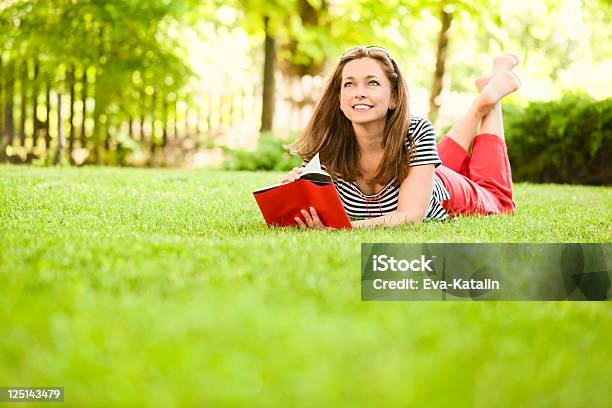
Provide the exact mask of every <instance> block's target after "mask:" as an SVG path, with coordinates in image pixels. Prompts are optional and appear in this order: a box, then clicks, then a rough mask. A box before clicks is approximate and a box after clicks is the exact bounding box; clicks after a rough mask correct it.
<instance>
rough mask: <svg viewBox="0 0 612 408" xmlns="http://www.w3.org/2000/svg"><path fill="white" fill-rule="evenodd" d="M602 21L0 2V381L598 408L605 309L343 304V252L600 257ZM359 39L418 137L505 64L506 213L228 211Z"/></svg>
mask: <svg viewBox="0 0 612 408" xmlns="http://www.w3.org/2000/svg"><path fill="white" fill-rule="evenodd" d="M611 4H612V3H611V2H610V1H608V0H590V1H587V0H582V1H580V0H563V1H544V2H533V1H526V0H513V1H509V0H493V1H471V2H464V1H434V0H415V1H405V0H393V1H385V2H382V1H376V0H355V1H343V0H334V1H332V0H327V1H323V0H282V1H281V0H275V1H261V0H230V1H223V2H221V1H187V0H185V1H150V0H131V1H93V0H91V1H78V0H72V1H68V0H64V1H49V0H40V1H11V0H4V1H0V135H1V137H0V161H2V162H5V164H1V165H0V176H1V177H0V239H1V244H0V279H1V282H2V284H1V285H0V321H1V322H2V326H1V327H0V386H2V385H13V386H16V385H21V386H26V385H56V386H64V387H65V390H66V403H65V405H68V406H82V405H94V406H109V405H120V406H126V405H151V406H153V405H167V406H184V405H212V404H214V405H233V404H241V403H247V402H250V403H255V404H256V405H286V404H288V403H291V404H292V405H304V406H313V405H332V404H333V405H355V404H362V405H372V404H373V402H372V401H379V402H380V403H383V404H394V405H416V406H449V405H456V406H516V405H529V406H542V407H548V406H550V407H553V406H554V407H561V406H568V407H575V406H588V407H597V406H608V405H609V403H610V401H611V400H612V395H611V393H610V389H612V387H610V385H611V384H610V380H609V379H610V378H612V377H611V375H610V374H612V373H611V372H610V367H612V364H610V363H611V362H612V361H611V360H612V359H611V356H610V349H609V346H608V344H609V343H610V333H612V331H611V329H612V319H611V317H612V313H611V309H610V307H609V305H608V303H599V302H589V303H586V302H585V303H567V302H546V303H539V302H534V303H522V302H507V303H503V302H501V303H495V302H482V303H474V304H472V303H467V302H465V303H442V302H440V303H362V302H360V301H359V299H360V296H359V287H360V282H359V276H360V265H359V261H360V253H359V248H360V243H361V242H534V243H537V242H599V243H606V244H609V243H610V236H611V228H610V225H611V222H610V221H611V220H612V212H611V208H612V205H611V204H612V191H611V190H610V175H611V173H612V171H611V168H610V162H609V154H608V152H609V146H610V139H611V137H612V99H611V98H610V95H611V90H612V76H610V74H609V73H610V72H612V59H611V58H610V51H609V50H610V47H609V42H610V38H612V35H611V34H612V32H611V31H612V29H611V26H610V21H612V18H611V17H612V7H610V5H611ZM363 44H365V45H380V46H384V47H386V48H388V49H389V50H390V52H391V54H392V55H393V57H394V59H396V60H397V62H398V64H399V66H400V68H401V69H402V70H403V72H404V74H405V75H406V76H407V78H408V84H409V87H410V94H411V112H412V113H413V114H417V115H420V116H424V117H428V118H429V119H431V120H432V122H433V123H434V124H435V127H436V130H437V132H438V135H439V136H441V135H442V134H443V132H444V130H446V129H447V128H448V126H449V125H450V124H451V123H452V122H453V121H454V120H455V119H456V118H457V117H458V116H460V115H461V113H462V112H463V110H464V109H466V107H467V106H466V105H467V104H469V103H470V100H471V97H472V96H473V95H474V85H473V78H475V77H476V76H477V75H480V74H481V73H483V72H486V70H488V67H489V65H490V61H491V59H492V58H493V57H494V56H495V55H496V54H498V53H500V52H502V51H512V52H516V53H517V54H518V55H519V56H520V58H521V65H520V67H519V68H518V69H517V73H518V75H519V77H520V78H521V80H522V83H523V86H522V88H521V90H520V91H519V92H517V93H516V94H515V95H513V96H512V97H510V98H508V99H509V101H508V103H507V104H505V105H504V118H505V122H506V133H507V140H508V148H509V153H510V158H511V161H512V166H513V175H514V180H515V182H516V184H515V189H516V201H517V202H518V206H519V207H518V211H517V213H516V215H514V216H502V217H487V218H470V219H461V220H456V221H454V222H450V223H426V224H422V225H418V226H402V227H399V228H395V229H386V228H379V229H375V230H370V231H350V232H348V231H333V232H328V231H308V232H301V231H293V230H284V229H268V228H267V227H266V226H265V224H264V223H263V219H262V218H261V215H260V214H259V212H258V209H257V206H256V204H255V202H254V200H253V199H252V195H251V192H252V191H253V190H254V189H256V188H258V187H261V186H264V185H268V184H272V183H274V182H275V181H276V180H278V178H279V177H280V176H281V174H283V173H282V172H283V171H285V170H286V169H288V168H291V167H292V166H293V165H295V163H299V161H296V159H295V158H292V157H290V156H289V154H288V153H287V152H286V149H284V147H283V146H284V145H285V144H286V143H288V142H290V141H292V140H294V139H295V137H296V136H297V134H298V133H299V131H300V130H301V129H303V127H304V125H305V123H306V122H307V120H308V118H309V115H310V113H311V112H312V108H313V106H314V104H315V103H316V100H317V98H318V95H319V94H320V90H321V87H322V86H323V84H324V82H325V78H326V75H328V74H329V73H330V70H331V69H332V68H333V66H334V64H335V63H336V61H337V59H338V57H339V55H340V54H341V53H342V52H343V51H345V50H347V49H348V48H350V47H352V46H354V45H363ZM585 272H589V271H585ZM1 404H2V403H0V405H1Z"/></svg>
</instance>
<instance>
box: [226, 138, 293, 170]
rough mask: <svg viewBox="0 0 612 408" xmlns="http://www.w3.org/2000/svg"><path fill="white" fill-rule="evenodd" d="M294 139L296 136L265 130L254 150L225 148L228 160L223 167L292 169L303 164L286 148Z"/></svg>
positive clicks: (230, 168)
mask: <svg viewBox="0 0 612 408" xmlns="http://www.w3.org/2000/svg"><path fill="white" fill-rule="evenodd" d="M294 139H295V136H292V137H289V138H279V137H276V136H274V135H273V134H272V133H269V132H264V133H262V134H261V135H260V137H259V144H258V146H257V150H255V151H254V152H250V151H247V150H243V149H229V148H223V149H224V152H225V154H226V160H225V161H224V162H223V165H222V167H223V168H224V169H227V170H250V171H254V170H275V171H286V170H291V169H292V168H294V167H297V166H300V165H301V164H302V160H301V159H299V158H297V157H294V156H291V155H290V154H289V151H288V150H287V149H286V148H285V146H286V145H287V144H289V143H291V142H292V141H293V140H294Z"/></svg>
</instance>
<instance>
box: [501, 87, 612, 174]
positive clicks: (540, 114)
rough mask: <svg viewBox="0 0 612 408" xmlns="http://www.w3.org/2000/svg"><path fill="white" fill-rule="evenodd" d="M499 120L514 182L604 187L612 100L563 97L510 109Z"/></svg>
mask: <svg viewBox="0 0 612 408" xmlns="http://www.w3.org/2000/svg"><path fill="white" fill-rule="evenodd" d="M504 109H506V108H504ZM504 118H505V121H506V138H507V139H508V152H509V155H510V161H511V164H512V172H513V176H514V178H515V180H517V181H533V182H556V183H570V184H603V185H610V182H611V176H612V166H611V164H610V160H609V152H610V141H611V139H612V98H608V99H605V100H601V101H596V100H593V99H592V98H591V97H589V96H588V95H586V94H569V95H566V96H564V97H563V98H562V99H560V100H558V101H553V102H531V103H529V105H528V106H527V107H526V108H524V109H521V108H518V107H512V108H510V109H507V110H506V112H505V114H504Z"/></svg>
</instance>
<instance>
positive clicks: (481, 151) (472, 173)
mask: <svg viewBox="0 0 612 408" xmlns="http://www.w3.org/2000/svg"><path fill="white" fill-rule="evenodd" d="M438 154H439V155H440V159H441V160H442V165H441V166H438V167H437V168H436V174H437V175H438V176H439V177H440V179H441V180H442V182H443V183H444V186H446V189H447V190H448V191H449V193H450V195H451V198H450V200H446V201H443V202H442V207H443V208H444V209H445V210H446V212H447V213H448V214H449V215H450V216H451V217H455V216H458V215H472V214H480V215H487V214H503V213H513V212H514V210H515V208H516V204H515V203H514V201H512V172H511V170H510V161H509V160H508V151H507V150H506V143H505V142H504V141H503V139H501V138H500V137H498V136H496V135H492V134H481V135H478V136H476V138H475V139H474V143H473V145H472V155H471V156H470V155H469V154H468V152H466V151H465V149H463V147H461V146H460V145H459V144H458V143H457V142H455V141H454V140H453V139H451V138H450V137H448V136H445V137H444V138H443V139H442V140H441V141H440V143H438Z"/></svg>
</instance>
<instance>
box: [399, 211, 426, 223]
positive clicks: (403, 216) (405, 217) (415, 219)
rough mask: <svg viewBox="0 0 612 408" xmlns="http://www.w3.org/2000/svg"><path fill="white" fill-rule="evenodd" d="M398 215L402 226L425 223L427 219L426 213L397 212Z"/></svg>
mask: <svg viewBox="0 0 612 408" xmlns="http://www.w3.org/2000/svg"><path fill="white" fill-rule="evenodd" d="M397 215H398V218H399V221H400V224H417V223H419V222H421V221H423V218H424V217H425V213H423V214H420V215H419V214H418V213H415V212H413V211H400V210H398V211H397Z"/></svg>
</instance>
